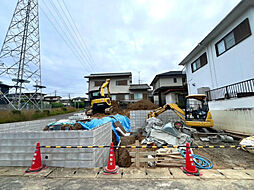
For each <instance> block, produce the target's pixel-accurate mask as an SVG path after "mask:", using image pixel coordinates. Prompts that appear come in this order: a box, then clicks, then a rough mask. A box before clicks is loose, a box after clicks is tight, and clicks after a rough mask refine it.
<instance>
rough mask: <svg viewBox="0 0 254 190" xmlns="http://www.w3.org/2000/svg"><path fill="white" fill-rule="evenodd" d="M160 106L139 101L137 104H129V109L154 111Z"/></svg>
mask: <svg viewBox="0 0 254 190" xmlns="http://www.w3.org/2000/svg"><path fill="white" fill-rule="evenodd" d="M158 107H159V106H157V105H155V104H154V103H152V102H151V101H149V100H139V101H137V102H135V103H132V104H129V105H128V106H127V109H130V110H153V109H156V108H158Z"/></svg>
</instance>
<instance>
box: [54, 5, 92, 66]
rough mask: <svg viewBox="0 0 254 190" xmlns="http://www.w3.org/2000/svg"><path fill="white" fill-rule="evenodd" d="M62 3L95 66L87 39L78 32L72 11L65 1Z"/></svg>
mask: <svg viewBox="0 0 254 190" xmlns="http://www.w3.org/2000/svg"><path fill="white" fill-rule="evenodd" d="M57 1H58V3H59V0H57ZM62 2H63V5H64V7H65V9H66V10H67V13H68V14H69V17H70V18H71V21H72V23H73V25H74V27H75V28H76V31H77V32H78V35H79V37H80V39H81V43H82V45H84V46H83V47H85V50H86V51H87V54H88V57H89V59H90V60H91V61H92V63H93V64H95V62H94V59H93V56H92V55H91V54H90V51H89V48H88V46H87V44H86V40H85V38H83V37H82V35H81V34H80V31H79V30H78V27H77V25H76V23H75V22H74V19H73V18H72V16H71V14H70V11H69V10H68V8H67V6H66V3H65V1H64V0H62Z"/></svg>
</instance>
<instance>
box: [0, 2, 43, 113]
mask: <svg viewBox="0 0 254 190" xmlns="http://www.w3.org/2000/svg"><path fill="white" fill-rule="evenodd" d="M0 80H1V83H4V84H8V86H9V90H8V91H5V92H1V88H0V99H1V98H2V99H4V101H5V102H6V103H7V104H9V105H10V106H11V107H12V109H16V110H22V109H24V108H27V107H29V106H31V105H33V107H35V108H36V109H41V105H42V88H45V87H44V86H42V84H41V61H40V35H39V12H38V0H18V2H17V5H16V8H15V11H14V14H13V17H12V19H11V23H10V25H9V28H8V31H7V34H6V36H5V39H4V43H3V46H2V49H1V52H0Z"/></svg>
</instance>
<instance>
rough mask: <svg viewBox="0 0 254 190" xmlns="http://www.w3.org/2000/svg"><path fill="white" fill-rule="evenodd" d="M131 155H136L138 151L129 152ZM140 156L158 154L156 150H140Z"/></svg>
mask: <svg viewBox="0 0 254 190" xmlns="http://www.w3.org/2000/svg"><path fill="white" fill-rule="evenodd" d="M129 153H130V156H131V157H135V156H136V152H129ZM139 155H140V156H148V155H152V156H153V155H156V153H155V152H139Z"/></svg>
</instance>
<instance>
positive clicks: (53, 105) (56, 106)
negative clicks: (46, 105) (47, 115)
mask: <svg viewBox="0 0 254 190" xmlns="http://www.w3.org/2000/svg"><path fill="white" fill-rule="evenodd" d="M51 105H52V108H62V107H64V105H63V104H62V103H57V102H52V103H51Z"/></svg>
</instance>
